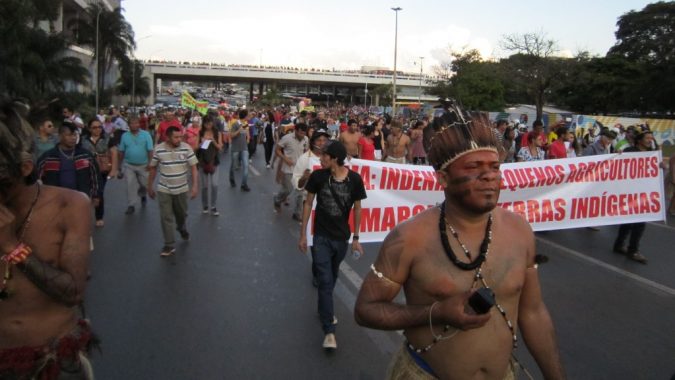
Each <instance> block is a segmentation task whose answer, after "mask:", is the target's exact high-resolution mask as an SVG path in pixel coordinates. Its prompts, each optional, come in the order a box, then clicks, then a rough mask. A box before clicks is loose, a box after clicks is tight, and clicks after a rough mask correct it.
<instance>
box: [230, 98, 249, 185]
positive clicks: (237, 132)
mask: <svg viewBox="0 0 675 380" xmlns="http://www.w3.org/2000/svg"><path fill="white" fill-rule="evenodd" d="M247 117H248V111H246V110H240V111H239V119H238V120H237V121H236V122H235V123H234V124H232V127H231V128H230V141H231V143H230V152H231V158H232V159H231V161H230V186H232V187H236V186H237V183H236V182H235V180H234V168H235V165H237V164H239V165H240V167H241V172H242V173H241V191H246V192H248V191H251V189H250V188H249V187H248V184H247V180H248V140H249V138H250V137H249V132H248V128H249V126H248V120H247Z"/></svg>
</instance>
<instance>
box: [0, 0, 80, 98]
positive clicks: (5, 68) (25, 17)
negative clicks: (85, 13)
mask: <svg viewBox="0 0 675 380" xmlns="http://www.w3.org/2000/svg"><path fill="white" fill-rule="evenodd" d="M42 17H45V18H48V19H45V21H49V22H50V23H51V22H52V21H53V20H54V19H56V17H57V13H56V12H55V11H54V9H53V4H50V3H49V2H45V1H38V0H34V1H17V0H7V1H2V2H0V91H1V92H6V93H8V94H9V95H11V96H18V97H24V98H28V99H30V100H32V101H41V100H44V99H46V98H48V97H50V96H51V95H53V94H54V93H56V92H59V91H63V89H64V88H65V85H66V83H67V82H72V83H78V84H84V83H86V82H87V76H88V71H87V69H86V68H84V67H83V66H82V63H81V61H80V60H79V59H78V58H75V57H70V56H67V55H66V52H67V47H68V43H67V41H66V39H65V37H64V36H63V34H61V33H47V32H46V31H44V30H43V29H41V28H39V26H38V24H39V21H42Z"/></svg>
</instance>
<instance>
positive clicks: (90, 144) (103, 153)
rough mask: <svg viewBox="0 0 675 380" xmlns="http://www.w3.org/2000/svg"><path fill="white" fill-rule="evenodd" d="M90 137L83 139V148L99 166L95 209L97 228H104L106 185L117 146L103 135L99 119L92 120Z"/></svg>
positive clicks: (89, 125) (108, 137) (90, 122)
mask: <svg viewBox="0 0 675 380" xmlns="http://www.w3.org/2000/svg"><path fill="white" fill-rule="evenodd" d="M88 129H89V136H87V137H86V138H83V139H82V148H84V149H86V150H88V151H89V152H91V154H93V155H94V158H95V159H96V163H97V164H98V170H99V171H98V173H99V176H98V194H97V198H98V204H97V205H96V208H95V215H96V227H99V228H100V227H103V226H104V222H103V214H104V212H105V205H104V202H105V200H104V199H105V198H104V196H103V194H104V192H105V185H106V183H107V181H108V175H109V174H110V172H111V170H112V168H113V165H112V155H113V154H114V151H113V150H114V149H116V148H115V146H114V145H112V143H111V140H110V136H108V135H106V134H105V133H103V125H102V123H101V122H100V121H99V120H98V118H94V119H91V120H90V121H89V124H88Z"/></svg>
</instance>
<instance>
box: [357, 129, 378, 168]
mask: <svg viewBox="0 0 675 380" xmlns="http://www.w3.org/2000/svg"><path fill="white" fill-rule="evenodd" d="M374 133H375V128H373V126H372V125H367V126H365V127H364V128H363V136H361V138H360V139H359V142H358V149H359V158H361V159H363V160H371V161H375V143H374V142H373V134H374Z"/></svg>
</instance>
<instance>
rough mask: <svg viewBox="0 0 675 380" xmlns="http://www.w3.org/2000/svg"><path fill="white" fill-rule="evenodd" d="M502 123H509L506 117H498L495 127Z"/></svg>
mask: <svg viewBox="0 0 675 380" xmlns="http://www.w3.org/2000/svg"><path fill="white" fill-rule="evenodd" d="M504 124H509V122H508V120H506V119H499V120H497V127H500V126H502V125H504Z"/></svg>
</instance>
